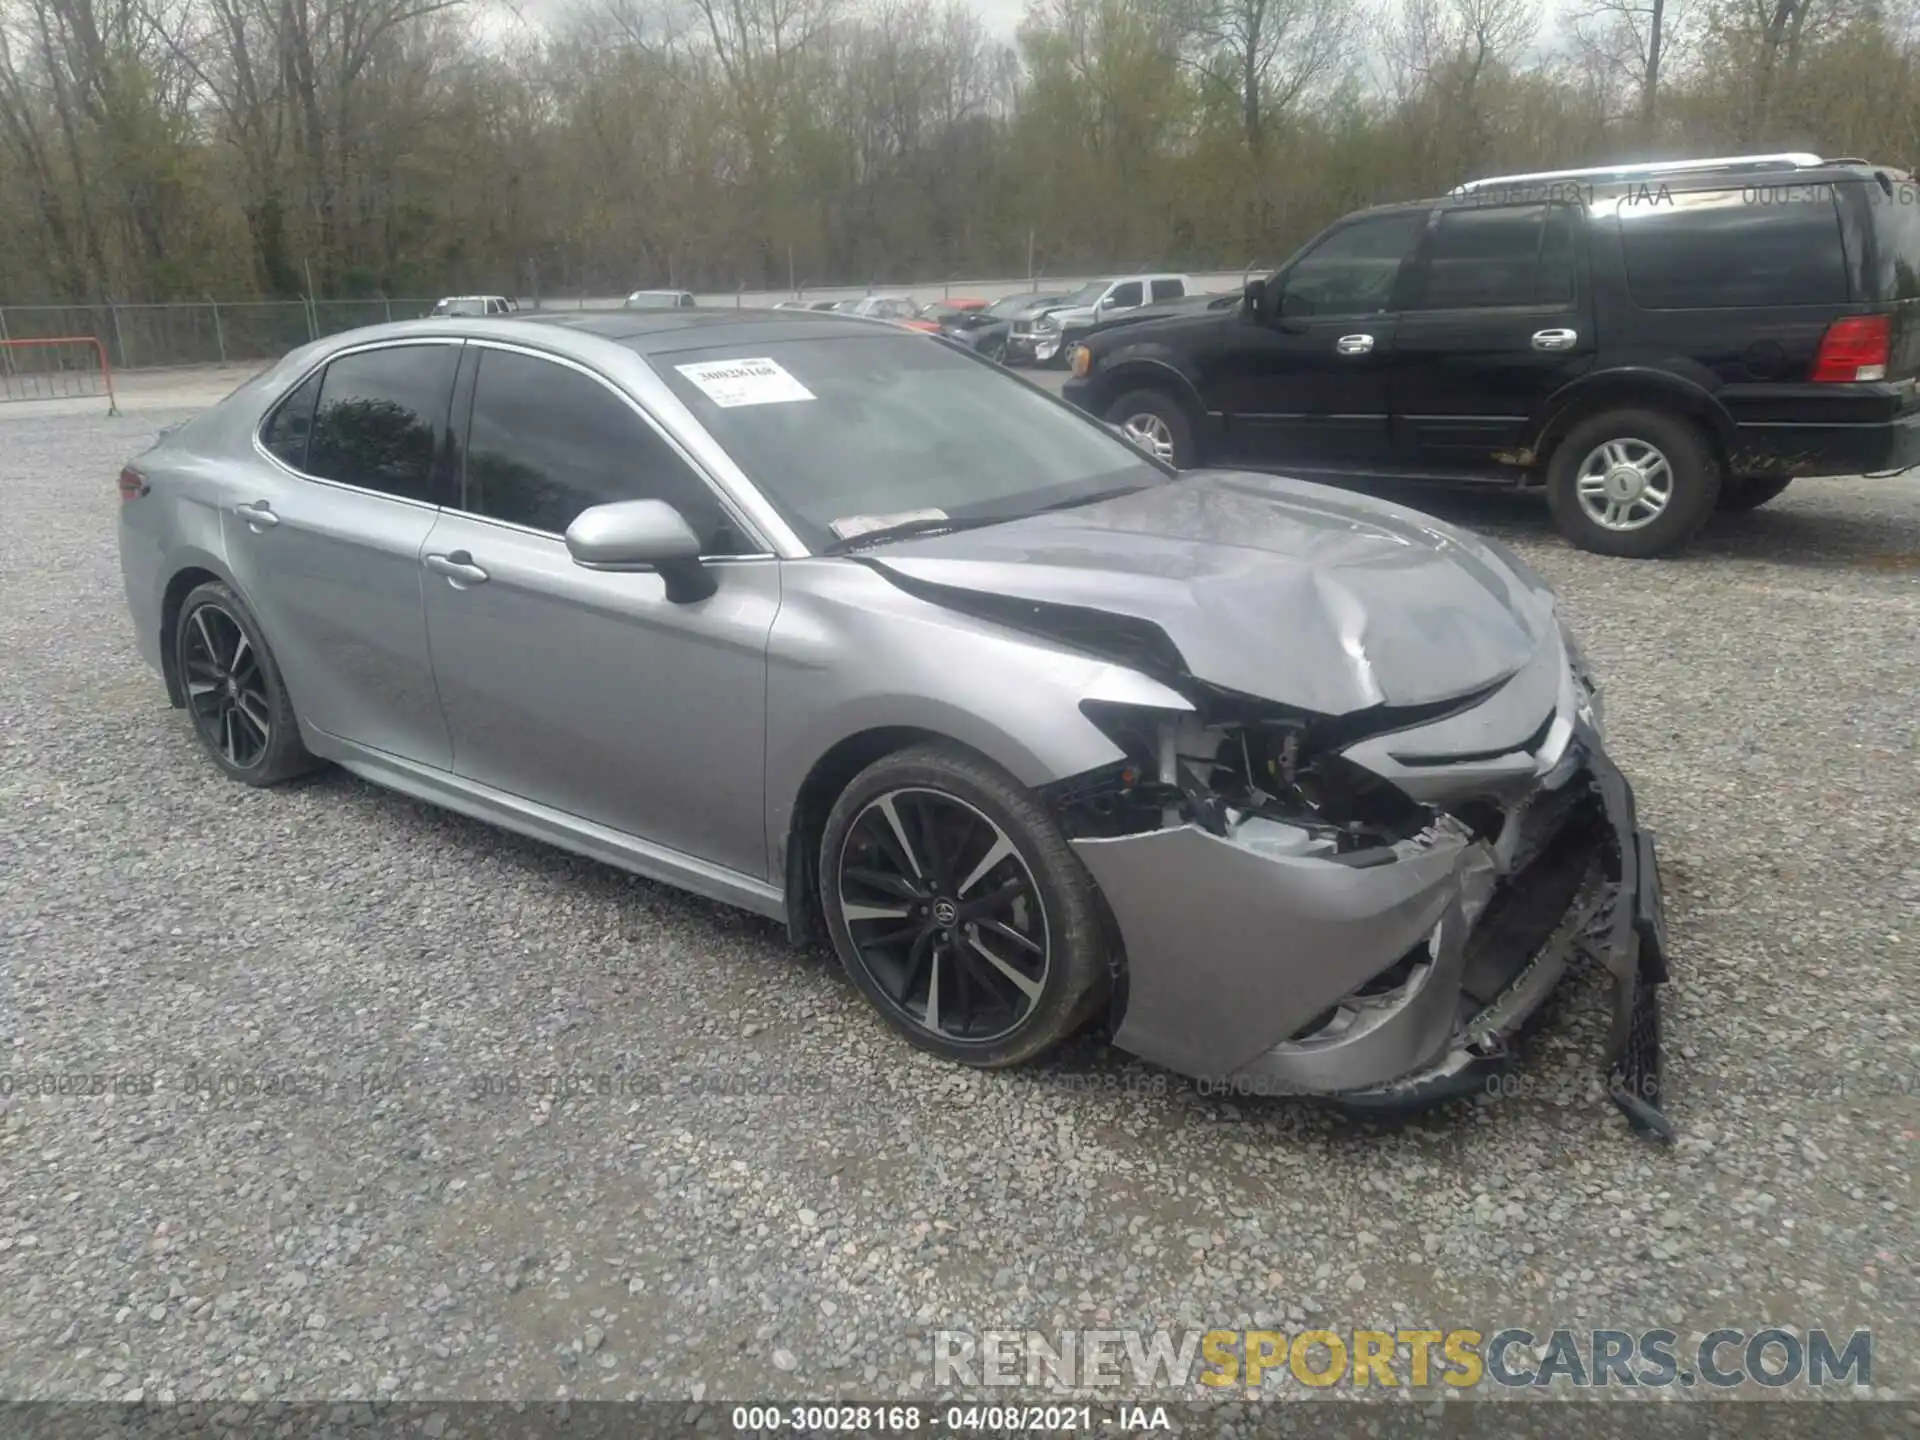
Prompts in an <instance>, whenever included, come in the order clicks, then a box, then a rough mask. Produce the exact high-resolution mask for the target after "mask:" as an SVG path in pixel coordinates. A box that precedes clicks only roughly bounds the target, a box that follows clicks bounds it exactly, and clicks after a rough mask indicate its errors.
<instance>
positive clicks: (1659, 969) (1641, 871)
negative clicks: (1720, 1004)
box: [1589, 756, 1674, 1142]
mask: <svg viewBox="0 0 1920 1440" xmlns="http://www.w3.org/2000/svg"><path fill="white" fill-rule="evenodd" d="M1594 779H1595V782H1596V783H1597V784H1598V785H1599V787H1600V791H1601V794H1602V795H1603V796H1604V797H1605V798H1606V801H1607V810H1608V812H1609V815H1610V816H1611V818H1612V819H1613V823H1614V833H1615V836H1616V844H1617V846H1618V850H1619V855H1620V877H1619V880H1618V881H1617V882H1616V884H1615V885H1614V886H1613V887H1612V894H1611V895H1610V897H1609V903H1608V906H1607V909H1606V910H1605V912H1604V913H1603V914H1602V915H1601V916H1599V917H1598V918H1597V920H1596V924H1595V928H1594V930H1593V931H1592V932H1590V944H1589V953H1590V954H1591V953H1593V950H1594V949H1596V948H1597V949H1598V950H1599V953H1598V954H1597V955H1595V957H1594V958H1596V959H1597V960H1598V961H1599V962H1600V963H1601V964H1602V965H1604V966H1605V967H1606V968H1607V970H1608V971H1609V972H1610V973H1611V974H1612V976H1613V1025H1612V1028H1611V1030H1610V1032H1609V1034H1608V1037H1607V1054H1606V1062H1607V1094H1608V1095H1610V1096H1611V1097H1612V1099H1613V1103H1614V1104H1616V1105H1618V1106H1619V1107H1620V1109H1621V1112H1622V1113H1623V1114H1625V1115H1626V1117H1627V1120H1628V1121H1629V1123H1631V1124H1632V1126H1633V1128H1634V1129H1635V1130H1637V1131H1639V1132H1640V1133H1641V1134H1643V1135H1650V1136H1652V1137H1654V1138H1656V1139H1658V1140H1661V1141H1663V1142H1666V1141H1671V1140H1672V1139H1673V1138H1674V1130H1673V1124H1672V1122H1671V1121H1670V1120H1669V1119H1668V1118H1667V1116H1666V1114H1665V1112H1664V1111H1663V1109H1662V1108H1661V1107H1662V1103H1663V1101H1664V1099H1665V1094H1664V1086H1663V1080H1662V1076H1661V1056H1660V986H1662V985H1664V984H1665V983H1666V981H1667V915H1666V902H1665V897H1664V895H1663V893H1662V890H1661V883H1660V862H1659V859H1658V857H1657V856H1656V854H1655V852H1654V842H1653V836H1652V835H1651V834H1649V833H1648V832H1647V831H1644V830H1642V829H1640V828H1639V825H1638V823H1637V820H1636V817H1635V814H1634V805H1633V790H1632V787H1631V786H1629V785H1628V784H1627V782H1626V778H1625V777H1624V776H1622V775H1621V774H1620V772H1619V771H1618V770H1617V769H1615V768H1614V767H1613V765H1612V763H1611V762H1610V761H1608V760H1607V759H1606V758H1605V757H1604V756H1601V757H1598V759H1597V762H1596V763H1595V767H1594Z"/></svg>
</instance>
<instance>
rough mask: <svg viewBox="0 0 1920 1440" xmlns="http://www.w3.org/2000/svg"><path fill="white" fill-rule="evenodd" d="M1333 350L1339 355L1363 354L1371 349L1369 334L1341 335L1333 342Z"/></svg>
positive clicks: (1371, 340) (1371, 339)
mask: <svg viewBox="0 0 1920 1440" xmlns="http://www.w3.org/2000/svg"><path fill="white" fill-rule="evenodd" d="M1333 348H1334V351H1335V352H1336V353H1338V354H1341V355H1365V354H1366V353H1367V352H1368V351H1370V350H1372V349H1373V337H1372V336H1371V335H1342V336H1341V337H1340V338H1339V339H1338V340H1336V341H1334V342H1333Z"/></svg>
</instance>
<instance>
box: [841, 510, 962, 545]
mask: <svg viewBox="0 0 1920 1440" xmlns="http://www.w3.org/2000/svg"><path fill="white" fill-rule="evenodd" d="M951 518H952V517H951V516H950V515H948V514H947V512H946V511H944V510H900V511H896V512H895V513H894V514H891V515H842V516H841V517H840V518H839V519H838V520H836V521H834V522H833V523H832V524H831V525H829V526H828V527H827V528H828V529H829V530H831V531H833V533H834V534H835V535H838V536H839V537H840V538H841V539H842V540H851V539H853V538H854V537H855V536H856V535H867V534H871V533H872V532H873V531H875V530H891V529H892V528H893V527H894V526H896V525H911V524H913V523H914V522H915V521H917V520H927V521H934V520H948V519H951Z"/></svg>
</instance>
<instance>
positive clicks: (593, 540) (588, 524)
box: [566, 500, 717, 605]
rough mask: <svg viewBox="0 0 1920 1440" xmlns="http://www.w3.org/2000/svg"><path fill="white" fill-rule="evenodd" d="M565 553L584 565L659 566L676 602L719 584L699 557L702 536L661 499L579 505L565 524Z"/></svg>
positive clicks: (623, 568) (593, 567)
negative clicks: (716, 583)
mask: <svg viewBox="0 0 1920 1440" xmlns="http://www.w3.org/2000/svg"><path fill="white" fill-rule="evenodd" d="M566 540H567V553H568V554H569V555H571V556H572V557H573V563H574V564H576V565H578V566H580V567H581V568H582V569H586V570H612V571H633V570H657V571H658V572H659V573H660V577H661V578H662V579H663V580H665V581H666V582H667V599H669V600H671V601H672V602H673V603H674V604H676V605H686V604H690V603H692V602H694V601H697V600H705V599H706V598H707V597H708V596H709V595H711V594H713V592H714V590H715V589H716V588H717V587H716V586H715V584H714V581H713V577H712V576H711V575H709V574H708V573H707V570H706V567H705V566H704V565H702V564H701V563H700V537H699V536H698V535H695V534H694V533H693V528H692V527H691V526H690V525H688V524H687V522H686V520H685V519H683V518H682V517H681V514H680V512H679V511H678V510H676V509H674V508H673V506H671V505H669V504H667V502H666V501H664V500H621V501H617V502H615V503H613V504H611V505H594V506H591V507H590V508H588V509H586V510H582V511H581V512H580V513H579V514H578V515H577V516H575V517H574V521H573V523H572V524H571V525H569V526H568V527H567V535H566Z"/></svg>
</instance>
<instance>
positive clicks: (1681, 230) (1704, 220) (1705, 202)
mask: <svg viewBox="0 0 1920 1440" xmlns="http://www.w3.org/2000/svg"><path fill="white" fill-rule="evenodd" d="M1619 217H1620V218H1619V225H1620V249H1621V253H1622V255H1623V256H1624V258H1625V261H1626V268H1627V288H1628V290H1629V291H1630V292H1631V293H1632V295H1633V299H1634V303H1635V304H1637V305H1639V306H1641V307H1642V308H1643V309H1647V310H1724V309H1736V308H1743V307H1748V306H1754V307H1760V306H1767V307H1771V306H1782V305H1834V304H1845V303H1846V302H1847V300H1848V299H1849V295H1848V290H1847V259H1846V250H1845V247H1844V246H1843V244H1842V242H1841V238H1840V212H1839V209H1838V207H1837V206H1836V205H1835V203H1834V195H1833V187H1832V186H1831V185H1766V186H1758V187H1753V188H1749V189H1745V190H1711V191H1697V192H1688V193H1684V194H1674V193H1672V192H1670V191H1668V190H1666V189H1665V188H1664V187H1663V188H1662V189H1660V190H1659V191H1658V192H1651V193H1650V192H1647V191H1645V190H1642V191H1641V192H1640V193H1637V194H1635V195H1633V196H1631V197H1629V198H1628V199H1625V200H1622V201H1621V202H1620V209H1619Z"/></svg>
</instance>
